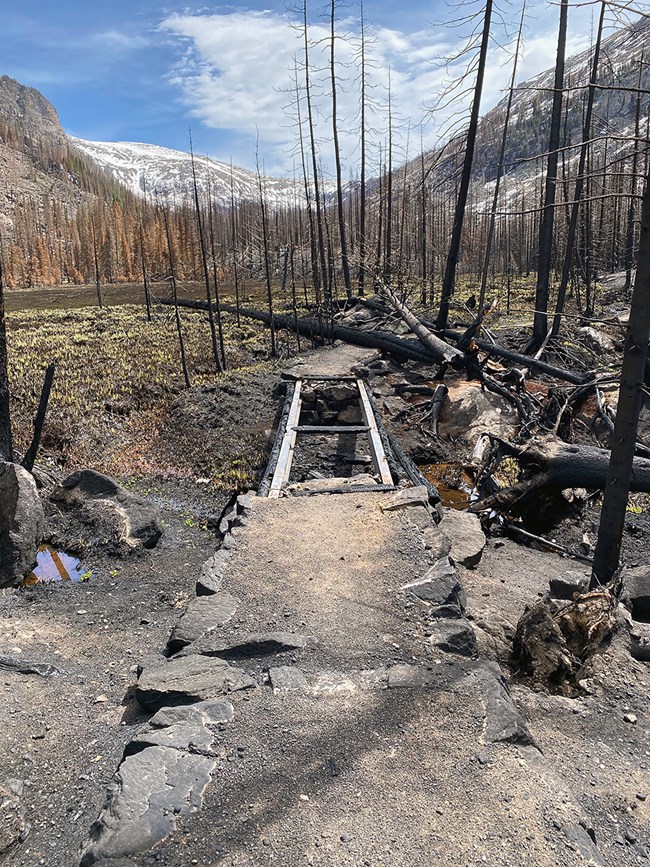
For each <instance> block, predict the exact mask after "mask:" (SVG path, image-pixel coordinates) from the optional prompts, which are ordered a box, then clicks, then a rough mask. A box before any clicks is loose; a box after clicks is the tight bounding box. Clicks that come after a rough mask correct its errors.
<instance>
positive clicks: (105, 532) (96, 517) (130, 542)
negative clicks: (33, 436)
mask: <svg viewBox="0 0 650 867" xmlns="http://www.w3.org/2000/svg"><path fill="white" fill-rule="evenodd" d="M50 500H51V501H52V502H53V503H55V504H56V505H57V506H58V507H59V508H60V509H62V510H63V511H66V512H70V513H71V514H72V516H73V517H74V518H76V519H77V520H78V521H79V522H81V523H82V524H84V525H86V526H88V527H90V528H91V529H92V531H93V532H94V533H95V534H96V535H97V536H98V537H99V542H100V544H103V545H108V546H111V547H114V548H116V549H118V550H133V549H137V548H153V547H155V545H156V543H157V542H158V540H159V539H160V537H161V535H162V526H161V523H160V517H159V515H158V511H157V509H155V508H154V507H153V506H151V505H150V504H149V503H147V501H146V500H144V499H142V498H141V497H137V496H136V495H135V494H131V493H129V492H128V491H127V490H125V489H124V488H122V487H120V485H118V484H117V483H116V482H114V481H113V479H110V478H109V477H108V476H104V475H103V474H102V473H98V472H96V471H95V470H79V471H78V472H76V473H73V474H72V475H71V476H68V478H67V479H64V481H63V482H62V483H61V485H60V486H59V487H58V488H55V490H54V491H53V492H52V493H51V495H50Z"/></svg>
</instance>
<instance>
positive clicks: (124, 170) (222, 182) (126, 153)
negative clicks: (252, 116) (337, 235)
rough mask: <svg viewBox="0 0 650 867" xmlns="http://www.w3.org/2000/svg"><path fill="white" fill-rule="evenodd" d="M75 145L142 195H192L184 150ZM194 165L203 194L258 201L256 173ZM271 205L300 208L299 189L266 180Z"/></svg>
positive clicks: (76, 141) (202, 162)
mask: <svg viewBox="0 0 650 867" xmlns="http://www.w3.org/2000/svg"><path fill="white" fill-rule="evenodd" d="M70 141H71V143H72V144H73V145H74V146H75V147H76V148H77V149H78V150H80V151H82V152H83V153H84V154H86V155H87V156H88V157H90V158H91V159H92V160H93V161H94V162H95V163H96V164H97V165H99V166H100V167H101V168H102V169H104V171H105V172H107V173H108V174H109V175H110V176H111V177H113V178H114V179H115V180H116V181H118V182H119V183H121V184H123V185H124V186H125V187H127V188H128V189H130V190H132V191H133V192H134V193H136V194H137V195H139V196H144V195H145V193H146V195H147V196H148V197H150V198H151V199H153V198H155V197H160V198H161V199H162V200H163V201H166V202H169V203H170V204H171V203H177V204H178V203H180V202H182V201H184V200H186V199H190V198H191V197H192V196H193V195H194V192H193V186H192V158H191V156H190V154H188V153H185V152H184V151H177V150H172V149H171V148H165V147H160V146H159V145H152V144H144V143H140V142H95V141H86V140H84V139H80V138H74V137H72V136H70ZM194 165H195V169H196V180H197V186H198V189H199V194H200V195H201V196H205V195H207V193H208V190H209V191H210V195H211V197H212V201H213V202H214V203H215V204H217V205H223V206H228V205H230V202H231V196H232V198H234V199H235V201H258V200H259V183H258V178H257V175H256V174H255V173H254V172H250V171H248V170H247V169H242V168H239V167H238V166H230V164H228V163H222V162H218V161H217V160H212V159H210V158H209V157H204V156H199V155H197V154H195V156H194ZM262 187H263V190H264V195H265V199H266V202H267V204H268V205H269V206H270V207H281V206H288V205H295V204H296V202H297V201H298V202H299V201H300V187H299V185H298V184H297V183H295V182H294V181H292V180H287V179H284V178H270V177H265V176H263V177H262Z"/></svg>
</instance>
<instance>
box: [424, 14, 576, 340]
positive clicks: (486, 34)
mask: <svg viewBox="0 0 650 867" xmlns="http://www.w3.org/2000/svg"><path fill="white" fill-rule="evenodd" d="M564 2H566V0H564ZM491 20H492V0H487V3H486V5H485V17H484V19H483V35H482V37H481V48H480V51H479V59H478V68H477V71H476V84H475V86H474V101H473V103H472V111H471V115H470V121H469V128H468V130H467V143H466V145H465V158H464V161H463V171H462V175H461V179H460V189H459V191H458V199H457V200H456V210H455V212H454V223H453V228H452V233H451V242H450V244H449V252H448V254H447V264H446V266H445V274H444V277H443V281H442V295H441V297H440V310H439V312H438V320H437V327H438V330H439V331H444V329H445V328H446V327H447V320H448V318H449V304H450V302H451V296H452V295H453V294H454V287H455V284H456V268H457V267H458V254H459V252H460V241H461V237H462V234H463V222H464V219H465V210H466V208H467V194H468V192H469V182H470V178H471V175H472V165H473V162H474V147H475V145H476V131H477V128H478V118H479V111H480V108H481V95H482V93H483V79H484V77H485V65H486V62H487V52H488V44H489V41H490V23H491Z"/></svg>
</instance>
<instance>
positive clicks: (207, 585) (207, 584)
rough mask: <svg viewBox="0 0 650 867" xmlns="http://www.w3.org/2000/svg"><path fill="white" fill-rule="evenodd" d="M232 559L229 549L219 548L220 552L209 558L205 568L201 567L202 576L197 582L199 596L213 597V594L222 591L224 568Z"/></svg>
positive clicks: (204, 565)
mask: <svg viewBox="0 0 650 867" xmlns="http://www.w3.org/2000/svg"><path fill="white" fill-rule="evenodd" d="M229 557H230V551H229V549H228V548H219V550H218V551H215V553H214V554H213V555H212V557H209V558H208V559H207V560H206V561H205V563H204V564H203V566H201V575H200V576H199V580H198V581H197V582H196V595H197V596H211V595H212V594H213V593H218V592H219V590H221V584H222V583H223V574H222V573H223V567H224V566H225V564H226V560H227V559H228V558H229Z"/></svg>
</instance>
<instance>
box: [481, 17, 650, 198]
mask: <svg viewBox="0 0 650 867" xmlns="http://www.w3.org/2000/svg"><path fill="white" fill-rule="evenodd" d="M649 52H650V19H647V18H643V19H641V20H639V21H638V22H634V23H633V24H631V25H630V26H628V27H625V28H623V29H621V30H617V31H616V32H615V33H613V34H611V35H610V36H609V37H607V38H606V39H605V40H603V44H602V49H601V63H600V70H599V74H598V80H597V83H598V85H600V86H599V88H598V90H597V91H596V95H595V102H594V118H595V123H594V130H593V132H594V137H597V136H599V135H602V134H604V133H605V131H606V130H609V134H610V135H612V134H613V133H614V132H618V133H621V132H625V131H628V130H630V129H631V128H632V127H633V124H634V113H635V107H636V94H635V93H632V92H631V91H626V90H621V89H618V90H608V89H606V88H607V86H611V85H614V86H615V87H617V88H630V89H635V88H636V87H637V84H638V76H639V60H640V59H641V57H642V55H644V54H645V59H646V62H645V64H644V67H643V70H642V76H641V87H642V88H643V89H646V90H647V89H648V88H649V87H650V64H649V63H648V62H647V61H648V54H649ZM549 59H552V58H549ZM591 62H592V52H591V50H588V51H583V52H582V53H581V54H576V55H574V56H573V57H571V58H569V59H568V60H567V62H566V67H565V86H570V87H571V88H580V87H581V86H583V85H587V84H588V83H589V75H590V71H591ZM554 74H555V72H554V68H553V67H550V68H549V69H547V70H546V71H545V72H542V73H540V74H539V75H537V76H535V78H532V79H530V80H529V81H526V82H523V83H520V84H518V85H517V89H516V91H515V94H514V97H513V102H512V111H511V117H510V126H509V132H508V142H507V147H506V157H505V163H506V166H507V170H508V171H509V172H512V171H516V170H517V169H519V171H523V172H524V173H529V172H530V171H532V170H535V169H536V168H539V165H538V164H537V163H532V164H531V163H529V162H526V161H527V160H528V158H530V157H534V156H536V155H538V154H543V153H545V151H546V150H547V147H548V138H549V132H550V124H551V107H552V102H553V79H554ZM584 95H585V90H583V89H578V90H572V91H571V96H570V99H569V102H568V107H567V109H566V117H565V119H564V121H563V127H564V128H565V129H566V138H565V141H564V142H563V144H572V143H573V144H576V143H579V142H580V141H581V139H582V122H583V102H584ZM506 103H507V97H504V99H502V100H501V102H499V104H498V105H497V106H496V107H495V108H493V109H492V110H491V111H489V112H488V113H487V114H486V115H485V117H484V118H483V119H482V121H481V124H480V128H479V135H478V146H477V151H476V162H475V173H476V176H477V178H479V177H483V178H484V179H485V180H488V181H489V180H492V179H494V178H495V177H496V173H497V168H498V162H499V148H500V145H501V130H502V129H503V121H504V117H505V110H506ZM643 103H644V105H643V108H642V111H643V112H644V114H645V113H647V97H645V98H644V100H643Z"/></svg>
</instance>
